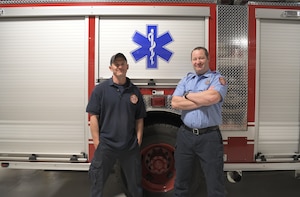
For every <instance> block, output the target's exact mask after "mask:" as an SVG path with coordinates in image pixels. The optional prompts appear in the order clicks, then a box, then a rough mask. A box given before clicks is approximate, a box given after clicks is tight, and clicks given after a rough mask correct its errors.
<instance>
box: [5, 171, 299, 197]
mask: <svg viewBox="0 0 300 197" xmlns="http://www.w3.org/2000/svg"><path fill="white" fill-rule="evenodd" d="M294 175H295V174H294V172H293V171H268V172H243V177H242V180H241V182H239V183H230V182H228V181H227V182H226V190H227V192H228V195H227V196H228V197H299V196H300V179H296V178H295V176H294ZM0 196H1V197H88V196H89V180H88V176H87V172H81V171H43V170H16V169H3V168H0ZM201 196H203V197H205V189H203V194H202V195H201ZM105 197H125V195H124V194H123V192H122V190H121V187H120V183H119V182H118V181H117V180H116V179H115V178H114V174H111V176H110V177H109V180H108V182H107V184H106V188H105Z"/></svg>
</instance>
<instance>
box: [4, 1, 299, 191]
mask: <svg viewBox="0 0 300 197" xmlns="http://www.w3.org/2000/svg"><path fill="white" fill-rule="evenodd" d="M0 31H1V33H0V46H1V51H0V162H1V167H2V168H11V169H41V170H46V169H50V170H80V171H81V170H88V167H89V164H90V161H91V159H92V157H93V152H94V148H93V147H94V146H93V142H92V138H91V135H90V131H89V116H88V114H87V113H86V112H85V107H86V105H87V102H88V99H89V95H90V94H91V92H92V90H93V88H94V86H95V85H96V84H97V83H101V81H103V80H106V79H108V78H110V77H111V73H110V71H109V69H108V67H109V59H110V57H111V55H112V54H115V53H117V52H122V53H124V54H125V55H126V56H127V57H128V63H129V70H128V73H127V74H128V76H129V77H130V78H131V80H132V81H133V83H135V84H136V85H137V86H138V87H139V88H140V90H141V92H142V94H143V96H144V100H145V104H146V108H147V117H146V118H145V122H144V123H145V128H144V136H143V143H142V145H141V155H142V166H143V173H142V175H143V187H144V190H145V193H146V195H147V196H155V195H158V194H161V195H162V196H170V195H171V193H172V190H173V184H174V180H175V176H176V171H175V168H174V155H173V154H174V146H175V140H176V135H177V130H178V127H179V126H180V125H181V124H182V123H181V119H180V113H181V112H180V111H178V110H175V109H172V107H171V104H170V101H171V98H172V93H173V91H174V89H175V88H176V85H177V83H178V82H179V80H180V79H181V78H182V77H183V76H185V75H186V74H187V73H188V72H192V71H193V68H192V66H191V62H190V53H191V50H192V49H193V48H195V47H197V46H204V47H206V48H208V50H209V52H210V64H211V65H210V67H211V69H212V70H218V71H219V72H221V73H222V75H224V77H225V78H226V81H227V83H228V93H227V96H226V98H225V102H224V105H223V111H222V115H223V124H222V125H220V127H221V132H222V136H223V143H224V171H225V172H226V174H227V176H228V178H229V180H231V181H233V182H234V181H238V180H240V178H241V175H242V173H241V172H242V171H265V170H293V171H295V176H298V174H299V171H300V162H299V158H300V155H299V149H300V143H299V136H300V132H299V126H300V125H299V122H300V120H299V117H300V110H299V109H300V94H299V89H300V77H299V76H300V75H299V74H300V58H299V57H300V56H299V54H300V36H299V32H300V5H299V4H298V3H297V2H286V1H285V2H270V1H266V2H262V1H255V2H251V1H214V0H206V1H201V0H191V1H188V0H186V1H185V0H178V1H176V0H175V1H168V0H165V1H155V0H153V1H151V0H149V1H131V0H124V1H113V0H112V1H97V0H96V1H88V0H87V1H83V0H81V1H79V0H78V1H76V0H69V1H68V0H64V1H63V0H47V1H43V0H35V1H33V0H24V1H21V0H10V1H7V0H4V1H3V0H2V1H0ZM118 121H119V120H118ZM116 168H117V167H116ZM119 175H120V176H119V177H120V179H121V180H122V181H123V177H122V171H121V170H119ZM202 179H203V175H202V173H201V166H199V164H198V163H195V174H194V177H193V180H192V183H191V184H192V185H191V186H192V193H193V194H195V193H196V192H197V184H198V182H199V180H202ZM124 185H125V186H126V183H124ZM194 196H195V195H194Z"/></svg>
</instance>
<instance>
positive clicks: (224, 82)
mask: <svg viewBox="0 0 300 197" xmlns="http://www.w3.org/2000/svg"><path fill="white" fill-rule="evenodd" d="M219 81H220V83H221V84H222V85H226V80H225V79H224V78H223V77H220V78H219Z"/></svg>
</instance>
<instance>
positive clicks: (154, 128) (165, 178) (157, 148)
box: [120, 124, 206, 197]
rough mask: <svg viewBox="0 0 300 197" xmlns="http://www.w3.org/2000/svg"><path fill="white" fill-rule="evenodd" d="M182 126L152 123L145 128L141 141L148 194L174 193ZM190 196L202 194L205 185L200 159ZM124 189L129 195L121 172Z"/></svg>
mask: <svg viewBox="0 0 300 197" xmlns="http://www.w3.org/2000/svg"><path fill="white" fill-rule="evenodd" d="M177 132H178V127H176V126H173V125H169V124H152V125H149V126H146V127H145V128H144V135H143V142H142V145H141V163H142V186H143V188H144V197H172V196H173V190H174V182H175V176H176V173H175V160H174V150H175V143H176V137H177ZM194 169H195V172H194V173H193V177H192V181H191V185H190V186H191V188H190V193H191V194H190V196H193V197H194V196H199V195H200V194H201V193H200V191H202V193H203V189H204V190H205V189H206V188H205V185H204V186H203V184H202V183H204V182H203V180H204V178H203V173H202V169H201V166H200V164H199V162H196V163H195V167H194ZM120 178H121V179H122V182H123V190H124V192H125V194H126V195H128V192H127V189H126V185H127V183H126V180H125V177H124V175H123V173H122V172H121V176H120Z"/></svg>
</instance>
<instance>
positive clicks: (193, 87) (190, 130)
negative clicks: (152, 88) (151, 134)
mask: <svg viewBox="0 0 300 197" xmlns="http://www.w3.org/2000/svg"><path fill="white" fill-rule="evenodd" d="M191 60H192V65H193V67H194V70H195V72H194V73H188V74H187V76H185V77H184V78H183V79H182V80H181V81H180V82H179V83H178V85H177V87H176V90H175V91H174V94H173V97H172V107H173V108H175V109H179V110H182V114H181V119H182V121H183V125H182V126H181V127H180V128H179V131H178V135H177V141H176V149H175V168H176V179H175V185H174V197H188V196H190V195H191V194H190V193H189V185H190V184H191V183H190V181H191V177H192V174H193V173H194V172H193V171H194V169H193V164H194V161H195V159H197V160H198V161H199V162H200V164H201V166H202V169H203V172H204V175H205V179H206V185H207V196H208V197H225V188H224V171H223V165H224V164H223V141H222V136H221V133H220V129H219V125H220V124H221V123H222V116H221V107H222V104H223V101H224V97H225V95H226V93H227V85H226V82H225V80H224V78H223V77H222V76H221V75H220V73H218V72H213V71H211V70H210V68H209V53H208V51H207V49H206V48H204V47H197V48H195V49H193V50H192V53H191Z"/></svg>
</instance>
